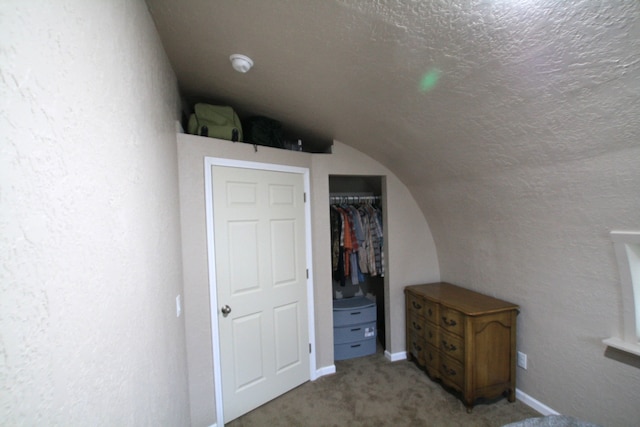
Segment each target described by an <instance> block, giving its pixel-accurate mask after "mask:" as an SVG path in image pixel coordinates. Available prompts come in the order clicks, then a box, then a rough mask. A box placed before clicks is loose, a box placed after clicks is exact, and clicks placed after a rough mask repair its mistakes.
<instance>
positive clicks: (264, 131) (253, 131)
mask: <svg viewBox="0 0 640 427" xmlns="http://www.w3.org/2000/svg"><path fill="white" fill-rule="evenodd" d="M245 125H246V133H247V135H246V138H245V139H244V141H245V142H248V143H250V144H255V145H266V146H268V147H276V148H284V138H283V137H282V123H280V122H279V121H277V120H273V119H270V118H268V117H262V116H256V117H251V118H249V119H248V120H246V122H245Z"/></svg>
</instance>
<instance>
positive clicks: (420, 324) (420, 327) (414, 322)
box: [407, 313, 426, 338]
mask: <svg viewBox="0 0 640 427" xmlns="http://www.w3.org/2000/svg"><path fill="white" fill-rule="evenodd" d="M425 323H426V322H425V321H424V319H423V318H422V317H418V316H417V315H415V314H413V313H412V314H411V316H409V324H408V325H407V329H408V330H409V331H411V332H413V333H414V334H417V335H418V336H421V337H423V338H424V330H425Z"/></svg>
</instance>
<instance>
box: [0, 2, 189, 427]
mask: <svg viewBox="0 0 640 427" xmlns="http://www.w3.org/2000/svg"><path fill="white" fill-rule="evenodd" d="M0 45H1V47H0V70H1V71H0V74H1V78H0V100H1V102H0V135H1V138H0V144H1V152H0V204H1V207H0V252H1V260H2V261H1V265H2V267H0V420H2V421H0V424H2V425H7V426H19V425H20V426H35V425H60V426H63V425H64V426H82V425H91V426H133V425H138V426H143V425H147V426H186V425H189V401H188V388H187V369H186V352H185V339H184V338H185V337H184V323H183V318H182V317H180V318H177V317H176V309H175V298H176V296H177V295H178V294H180V293H181V292H182V274H181V273H182V271H181V255H180V223H179V207H178V185H177V174H178V171H177V160H176V151H175V125H174V123H175V120H176V118H177V117H178V114H179V98H178V90H177V84H176V79H175V76H174V74H173V71H172V69H171V66H170V65H169V62H168V60H167V58H166V56H165V53H164V51H163V49H162V46H161V44H160V40H159V38H158V35H157V33H156V30H155V27H154V25H153V22H152V20H151V17H150V15H149V13H148V10H147V8H146V5H145V3H144V2H142V1H100V2H87V1H84V0H78V1H73V0H66V1H65V0H59V1H58V0H56V1H53V2H33V1H20V0H17V1H3V2H1V3H0Z"/></svg>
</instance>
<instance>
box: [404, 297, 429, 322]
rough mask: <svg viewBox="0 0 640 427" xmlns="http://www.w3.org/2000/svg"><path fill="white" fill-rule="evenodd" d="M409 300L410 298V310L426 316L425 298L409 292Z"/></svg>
mask: <svg viewBox="0 0 640 427" xmlns="http://www.w3.org/2000/svg"><path fill="white" fill-rule="evenodd" d="M407 300H408V309H409V311H410V312H411V313H413V314H415V315H418V316H421V317H424V306H425V301H424V298H421V297H419V296H417V295H414V294H412V293H409V294H407Z"/></svg>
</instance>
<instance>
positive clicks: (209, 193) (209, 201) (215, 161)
mask: <svg viewBox="0 0 640 427" xmlns="http://www.w3.org/2000/svg"><path fill="white" fill-rule="evenodd" d="M213 166H228V167H234V168H243V169H259V170H266V171H275V172H288V173H297V174H301V175H303V181H304V191H305V193H306V194H307V200H306V202H305V204H304V214H305V238H306V248H305V252H306V254H305V255H306V256H305V260H306V263H307V269H308V270H309V276H308V278H307V313H308V319H307V320H308V329H309V343H310V344H311V349H310V352H309V379H310V380H312V381H313V380H315V379H316V343H315V327H314V325H315V314H314V303H313V259H312V251H311V248H312V245H311V197H310V184H309V169H308V168H302V167H297V166H288V165H279V164H273V163H260V162H250V161H243V160H232V159H224V158H220V157H205V158H204V176H205V179H204V186H205V214H206V223H207V263H208V267H209V298H210V302H209V304H210V309H211V312H210V315H211V343H212V353H213V376H214V391H215V402H214V403H215V407H216V424H217V425H219V426H223V425H224V410H223V403H222V397H223V396H222V367H221V366H220V340H219V334H218V315H217V314H218V295H217V283H216V266H215V259H216V258H215V245H214V239H213V238H214V227H213V189H212V185H211V179H212V175H211V168H212V167H213Z"/></svg>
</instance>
